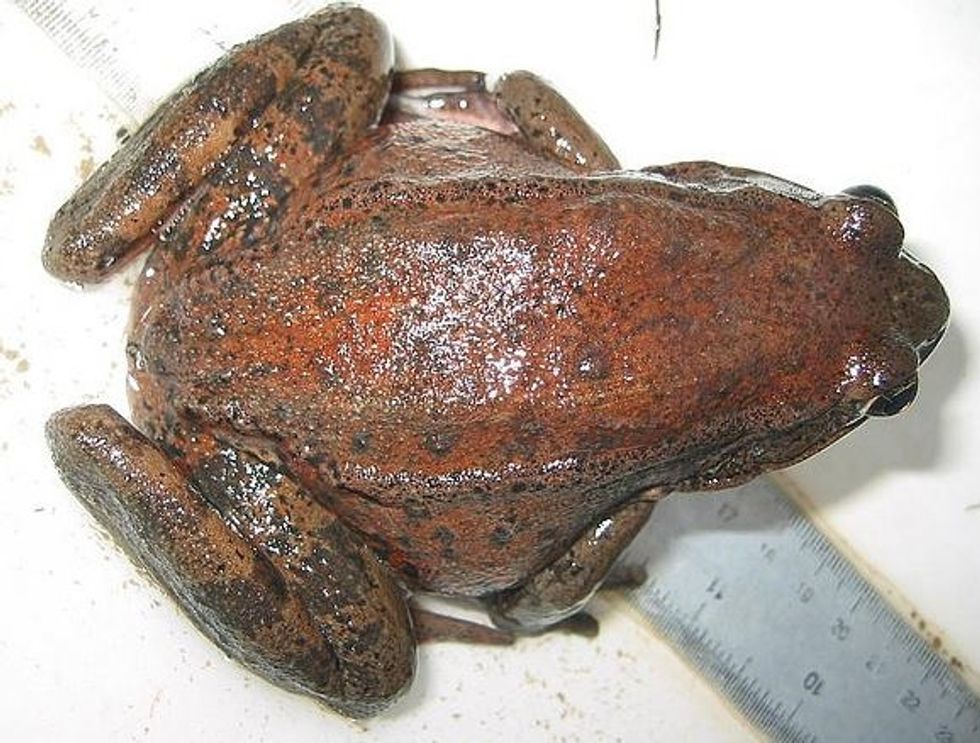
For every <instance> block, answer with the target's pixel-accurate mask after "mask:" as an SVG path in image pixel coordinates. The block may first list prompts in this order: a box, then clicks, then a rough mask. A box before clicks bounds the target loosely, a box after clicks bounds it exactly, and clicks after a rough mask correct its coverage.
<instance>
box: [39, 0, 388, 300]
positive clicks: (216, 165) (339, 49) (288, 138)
mask: <svg viewBox="0 0 980 743" xmlns="http://www.w3.org/2000/svg"><path fill="white" fill-rule="evenodd" d="M391 64H392V50H391V42H390V39H389V38H388V35H387V32H386V30H385V28H384V26H383V25H382V24H381V22H380V21H378V20H377V19H375V18H374V17H373V16H371V15H370V14H369V13H367V12H366V11H363V10H361V9H359V8H353V7H350V6H333V7H329V8H327V9H325V10H323V11H321V12H320V13H317V14H315V15H313V16H310V17H309V18H306V19H303V20H300V21H296V22H293V23H289V24H287V25H285V26H282V27H280V28H278V29H276V30H274V31H272V32H270V33H268V34H265V35H263V36H260V37H258V38H256V39H254V40H253V41H250V42H248V43H246V44H243V45H241V46H238V47H236V48H235V49H233V50H232V51H231V52H229V53H228V54H227V55H226V56H225V57H224V58H223V59H221V60H220V61H219V62H218V63H217V64H215V65H214V66H213V67H211V68H210V69H208V70H206V71H205V72H203V73H201V74H200V75H198V76H197V77H196V78H195V79H194V80H192V81H191V82H190V83H189V84H188V85H186V86H185V87H184V88H183V89H181V90H179V91H178V92H177V93H175V94H174V95H173V96H171V98H170V99H169V100H167V101H166V102H165V103H163V104H162V105H161V106H160V108H159V109H158V110H157V111H156V112H155V113H154V114H153V115H152V116H151V117H150V118H149V119H148V120H147V121H146V122H145V123H144V124H143V126H142V127H140V129H139V130H138V131H137V132H136V133H135V134H134V135H133V136H132V138H131V139H130V140H129V141H128V142H127V143H126V144H125V145H124V146H123V147H122V148H121V149H120V150H119V151H118V152H117V153H116V155H115V156H114V157H113V158H112V159H111V160H110V161H109V162H107V163H105V164H104V165H102V166H101V167H100V168H99V169H98V170H97V171H96V173H95V174H94V175H93V176H92V177H91V178H89V180H88V181H86V182H85V183H84V184H82V186H81V187H80V188H79V190H78V192H77V193H76V195H75V196H74V197H73V198H72V199H71V200H70V201H68V202H67V203H66V204H65V205H64V206H63V207H62V208H61V209H60V210H59V211H58V213H57V214H56V215H55V217H54V219H53V220H52V222H51V225H50V227H49V230H48V235H47V239H46V242H45V246H44V254H43V261H44V265H45V267H46V268H47V270H48V271H49V272H50V273H52V274H54V275H55V276H57V277H59V278H62V279H65V280H68V281H76V282H82V283H88V282H96V281H101V280H102V279H104V278H106V276H108V275H109V274H110V273H111V272H112V271H113V270H115V269H117V268H119V267H120V266H121V265H123V264H125V262H126V261H127V260H128V259H130V258H132V257H134V256H135V255H137V254H138V253H139V252H140V251H141V250H143V249H144V248H145V247H147V246H148V244H149V242H150V238H152V237H153V235H154V233H156V232H158V231H160V230H161V229H162V228H164V227H165V223H166V222H167V220H168V217H171V215H172V214H173V212H174V210H175V209H176V208H177V206H178V205H179V204H180V203H181V202H182V201H183V200H184V199H186V198H187V197H188V196H189V195H191V194H192V193H194V191H195V189H197V190H198V191H200V190H201V188H200V187H201V186H202V184H204V185H207V184H206V183H205V181H206V180H211V181H212V184H211V186H210V188H205V189H204V190H206V191H215V190H216V189H217V190H219V191H223V193H213V194H212V196H210V197H209V198H207V199H204V200H203V202H204V203H203V204H199V205H198V206H197V207H195V208H194V209H193V210H191V211H193V212H194V213H193V214H186V213H185V214H183V215H182V216H183V218H185V219H190V220H191V221H193V220H203V221H204V223H205V226H207V220H208V217H213V218H217V217H218V216H220V215H222V214H226V213H228V212H229V210H231V211H234V207H235V204H236V203H239V202H240V203H239V206H240V207H243V205H245V204H247V205H248V206H249V210H245V209H244V208H239V210H238V211H240V212H245V211H249V213H250V214H253V215H254V214H256V213H260V212H265V211H268V209H269V208H274V207H275V205H276V203H275V199H273V198H270V196H269V194H268V193H267V192H268V191H270V190H272V187H273V185H274V186H275V189H274V190H275V196H277V197H279V198H281V197H282V195H283V191H284V190H289V189H290V188H292V187H293V186H294V185H295V184H296V183H298V182H300V181H302V180H303V179H304V178H306V177H307V176H308V175H309V173H310V172H311V171H312V170H313V169H314V168H316V167H317V166H318V165H319V164H320V163H322V162H323V161H324V160H325V159H327V158H329V157H332V156H334V155H335V154H336V151H337V150H338V149H339V148H341V147H343V146H344V145H345V144H346V143H347V142H349V141H350V140H351V139H352V138H354V137H356V136H358V135H359V134H360V133H361V132H362V131H363V130H364V129H365V128H367V127H368V126H371V125H373V124H374V123H375V122H376V121H377V118H378V116H380V112H381V108H382V105H383V102H384V99H385V96H386V95H387V86H388V80H389V74H390V68H391ZM297 129H299V130H301V131H297ZM243 168H244V170H243ZM243 200H244V201H243ZM259 202H261V203H259ZM205 209H209V210H210V211H211V212H213V214H202V213H201V212H202V210H205ZM183 211H185V212H186V211H187V210H183ZM225 232H226V233H227V232H228V230H225ZM160 236H161V237H162V238H164V239H166V235H165V234H163V233H161V234H160Z"/></svg>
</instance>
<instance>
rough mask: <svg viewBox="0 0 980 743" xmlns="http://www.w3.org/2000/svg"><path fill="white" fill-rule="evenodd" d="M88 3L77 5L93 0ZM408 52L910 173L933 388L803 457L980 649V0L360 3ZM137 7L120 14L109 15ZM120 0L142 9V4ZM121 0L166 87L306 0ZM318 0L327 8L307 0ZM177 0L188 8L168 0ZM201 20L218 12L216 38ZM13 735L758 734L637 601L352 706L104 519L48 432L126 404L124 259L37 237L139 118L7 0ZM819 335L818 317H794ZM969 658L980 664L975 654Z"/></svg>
mask: <svg viewBox="0 0 980 743" xmlns="http://www.w3.org/2000/svg"><path fill="white" fill-rule="evenodd" d="M79 5H80V4H79ZM366 5H368V7H371V8H373V9H375V10H377V12H378V13H379V15H381V16H382V17H383V18H384V19H385V20H386V21H387V23H388V25H389V27H390V28H391V30H392V32H393V34H394V35H395V36H396V38H397V39H398V42H399V50H400V52H401V53H402V55H403V58H404V59H405V60H406V61H407V63H409V64H411V65H414V66H440V67H448V68H453V67H467V68H477V69H487V70H488V71H492V72H502V71H505V70H507V69H512V68H520V67H525V68H529V69H533V70H535V71H537V72H539V73H540V74H542V75H544V76H545V77H547V78H549V79H550V80H552V81H553V82H554V83H555V84H556V86H557V87H558V88H559V89H560V90H561V91H563V92H564V93H565V94H566V96H567V97H568V98H569V99H570V100H572V101H573V102H574V103H575V104H576V105H577V106H578V107H579V109H580V110H581V111H582V112H583V113H584V114H585V115H586V118H588V119H589V120H590V121H591V122H592V123H593V125H594V126H595V128H596V129H597V130H598V131H599V132H601V133H602V134H603V135H604V136H605V138H606V140H607V141H608V142H609V144H610V145H611V147H612V149H613V150H614V151H615V152H616V153H617V154H618V155H619V156H620V158H621V160H622V161H623V163H624V164H625V165H626V166H628V167H629V166H631V167H639V166H642V165H645V164H650V163H660V162H669V161H675V160H682V159H715V160H720V161H722V162H727V163H731V164H737V165H746V166H751V167H754V168H758V169H761V170H766V171H771V172H773V173H776V174H779V175H781V176H784V177H787V178H789V179H791V180H796V181H799V182H802V183H805V184H807V185H810V186H813V187H815V188H816V189H817V190H823V191H828V192H831V191H835V190H839V189H840V188H843V187H846V186H848V185H852V184H855V183H861V182H871V183H876V184H879V185H881V186H884V187H885V188H886V189H887V190H888V191H889V192H890V193H891V194H892V196H894V198H895V200H896V202H897V203H898V206H899V209H900V211H901V213H902V217H903V222H904V224H905V227H906V234H907V242H908V244H909V245H911V246H912V247H913V248H914V250H915V251H916V252H917V253H918V254H919V255H920V257H922V258H923V259H924V260H925V261H926V262H927V263H928V264H929V265H930V266H932V268H933V269H934V270H935V271H936V272H937V273H938V274H939V276H940V277H941V278H942V279H943V281H944V283H945V284H946V286H947V289H948V291H949V294H950V297H951V302H952V307H953V321H952V325H951V328H950V331H949V333H948V335H947V338H946V340H945V341H944V343H943V344H942V345H941V346H940V348H939V350H938V351H937V352H936V354H935V355H934V357H933V358H932V359H930V362H929V364H928V365H927V367H926V368H925V369H924V371H923V374H922V385H921V393H920V399H919V401H918V402H917V404H916V405H915V406H914V408H913V409H912V410H911V411H909V412H908V413H906V414H904V415H902V416H900V417H899V418H896V419H889V420H884V421H876V422H872V423H869V424H868V425H866V426H864V427H863V428H861V429H859V430H858V431H857V432H856V433H854V434H852V435H850V436H848V437H847V438H846V439H845V440H844V441H843V442H842V443H841V444H839V445H836V446H834V447H832V448H831V449H830V450H829V451H827V452H825V453H824V454H822V455H820V456H818V457H816V458H814V459H813V460H811V461H810V462H809V463H807V464H805V465H803V466H801V467H797V468H796V469H795V470H794V471H793V473H792V474H793V477H794V479H795V480H796V481H797V482H798V483H800V484H802V485H803V487H804V489H805V491H806V492H807V494H808V496H809V498H810V500H811V501H812V502H813V503H814V505H815V508H816V509H817V511H818V516H819V518H820V519H821V520H822V521H823V522H825V523H827V524H829V525H830V526H831V528H832V529H833V531H834V532H835V533H836V534H837V535H838V537H840V538H842V539H843V540H844V541H846V542H847V543H849V544H850V546H851V547H852V548H853V549H854V550H855V552H856V553H858V554H859V555H861V557H862V558H863V559H864V561H865V562H866V563H867V564H868V565H870V566H871V568H872V569H873V570H874V571H875V572H877V573H878V574H879V575H880V576H881V577H882V580H883V581H886V582H889V583H891V584H893V585H894V586H896V587H897V590H898V592H899V593H900V594H901V595H903V596H904V598H905V599H907V600H908V601H909V602H910V605H911V606H913V607H915V610H916V612H917V614H918V615H919V616H921V617H923V618H925V620H926V621H927V622H928V624H929V629H930V630H932V631H934V632H938V633H939V636H940V637H941V640H942V642H943V644H944V647H945V648H946V650H947V651H948V652H950V653H952V654H953V655H955V656H956V657H957V658H958V659H959V660H960V661H961V662H962V663H963V664H964V665H965V666H966V668H967V671H968V673H973V672H975V671H976V669H978V668H980V631H978V630H977V628H978V627H980V596H978V595H977V588H976V586H977V577H978V575H980V487H978V486H977V484H976V482H975V475H976V472H977V470H978V467H977V465H976V461H977V460H976V457H977V455H976V452H978V451H980V426H978V424H977V422H976V421H977V411H978V410H980V380H978V378H977V375H976V373H975V369H976V363H977V357H978V354H980V292H978V291H977V289H976V286H975V284H976V282H977V280H978V278H980V276H978V271H977V264H978V262H977V258H976V256H977V253H978V246H977V242H978V237H977V236H978V235H980V217H978V214H980V207H978V204H980V176H978V172H980V167H978V166H980V95H978V92H977V91H980V44H978V43H977V41H978V39H980V4H977V3H975V2H970V0H962V1H960V2H957V1H955V0H933V1H932V2H930V3H921V2H911V1H910V0H909V1H895V0H892V1H888V0H822V2H819V3H815V2H811V3H799V2H785V1H783V2H780V1H779V0H739V2H723V1H722V0H663V15H664V29H663V35H662V42H661V47H660V56H659V58H658V59H657V60H656V62H654V61H653V59H652V52H653V25H652V23H653V5H652V0H649V1H648V0H644V1H643V2H639V1H635V2H634V1H629V2H626V1H623V2H616V1H611V2H607V3H600V4H590V5H589V10H588V12H583V11H581V10H578V9H576V8H575V6H574V4H571V3H550V2H541V3H531V2H528V1H527V0H522V1H516V0H514V1H511V0H498V1H497V2H495V3H492V4H486V5H484V6H481V10H479V11H477V10H476V8H475V7H474V6H473V5H472V4H468V3H459V2H437V1H436V0H416V1H415V2H412V3H404V2H397V0H390V1H382V0H378V1H377V2H371V3H366ZM115 6H119V7H121V8H123V9H124V10H120V11H119V12H118V13H117V12H115V11H113V12H112V13H110V12H109V10H108V9H109V8H114V7H115ZM127 6H132V7H130V9H129V10H125V8H126V7H127ZM146 6H147V7H145V8H143V7H141V8H139V10H138V11H136V10H133V9H132V8H133V7H137V3H135V2H130V3H125V2H120V3H106V4H103V5H101V6H100V7H101V10H100V11H99V12H100V13H102V14H103V16H102V20H103V21H106V22H108V21H109V20H111V22H112V24H113V26H114V34H115V35H114V37H113V38H114V41H115V44H116V46H117V47H118V49H117V50H114V53H115V54H117V55H118V56H120V57H122V58H125V59H126V60H127V66H126V71H127V73H128V74H129V76H130V79H132V80H135V81H137V82H138V84H139V85H140V88H141V90H144V91H145V92H146V95H147V97H148V99H153V98H159V97H162V96H163V95H165V94H166V93H167V92H168V91H169V90H170V89H172V88H173V87H175V86H176V85H177V84H178V83H179V82H181V81H182V80H183V79H184V78H186V77H187V76H188V75H190V74H191V73H193V72H194V71H195V70H197V69H198V68H199V67H201V66H202V65H204V64H206V63H207V62H209V61H210V60H212V59H213V58H214V57H216V56H217V55H218V54H219V53H220V47H219V45H218V44H217V43H216V40H219V39H233V38H237V39H245V38H247V37H248V36H250V35H252V34H253V33H255V32H258V31H260V30H265V29H266V28H269V27H271V26H273V25H275V24H276V23H278V22H280V21H282V20H285V19H287V18H289V17H291V16H293V15H295V14H297V13H298V12H300V11H299V10H298V9H297V7H298V4H292V5H291V4H289V3H285V2H282V3H277V2H267V3H263V4H261V8H260V7H259V6H258V4H256V7H255V8H254V9H250V10H248V11H247V12H244V11H241V10H239V11H236V10H234V8H235V7H241V6H242V4H239V3H209V4H206V5H205V4H204V3H190V2H188V3H181V2H175V3H170V4H167V6H166V7H164V6H163V4H158V3H155V4H153V5H152V6H150V5H149V4H146ZM307 7H308V6H307ZM175 8H176V10H174V9H175ZM201 29H204V31H205V33H201ZM0 65H2V69H3V73H2V77H0V141H2V143H3V150H2V154H0V251H2V253H0V254H2V261H3V263H2V271H0V471H2V473H3V475H4V483H5V487H4V488H3V493H2V495H0V524H2V525H3V528H4V529H5V534H4V537H3V538H2V539H0V564H2V566H3V583H2V585H3V586H4V592H5V595H4V598H3V599H2V602H3V606H4V608H3V611H2V612H0V685H2V688H0V737H2V738H4V739H9V740H66V739H72V740H109V741H116V740H119V741H122V740H156V741H166V740H174V739H181V740H218V741H222V740H230V739H232V737H233V736H234V739H236V740H327V739H329V740H338V739H351V740H375V739H392V740H396V739H397V740H404V739H412V740H425V739H433V740H441V739H449V738H453V737H462V736H464V735H465V736H466V738H467V739H469V740H495V739H498V740H499V739H501V738H503V737H505V736H510V737H520V739H522V740H527V739H535V740H552V739H553V740H559V739H570V740H576V739H581V740H616V739H623V740H649V739H667V738H677V737H683V738H686V739H689V740H738V739H742V738H745V737H747V736H748V735H749V733H748V732H747V731H746V730H745V728H743V727H741V725H740V723H738V722H737V721H736V720H735V718H733V717H731V716H730V715H729V713H728V712H727V711H726V710H725V708H724V707H723V705H721V704H720V703H719V702H718V701H717V700H715V699H714V698H713V696H712V694H711V693H710V692H709V691H707V690H706V689H705V688H704V687H703V686H702V685H701V683H700V682H699V681H698V680H697V679H696V678H695V677H693V676H692V675H691V674H690V673H689V672H688V671H687V670H686V669H685V667H684V666H683V664H682V663H681V662H680V661H678V660H677V659H676V658H674V656H673V655H672V653H671V652H670V651H669V650H668V649H666V648H664V647H663V646H662V645H660V644H659V643H658V642H657V641H656V640H655V639H654V638H652V637H651V636H650V635H649V634H648V633H647V632H646V631H645V630H644V629H643V628H642V627H640V626H639V625H638V624H636V623H635V621H634V620H633V619H631V618H630V617H629V615H627V614H626V612H624V611H622V610H621V608H620V607H617V606H609V605H608V604H604V605H601V606H600V607H599V612H600V614H601V616H602V617H603V619H604V620H605V621H604V629H603V632H602V634H601V636H600V638H599V640H598V641H594V642H588V641H585V640H582V639H579V638H574V637H567V636H552V637H544V638H540V639H536V640H530V641H526V642H523V643H521V644H520V645H519V646H518V647H517V648H515V649H509V650H489V649H485V648H482V649H481V648H471V647H463V646H453V645H440V646H433V647H426V648H424V649H423V650H422V652H421V654H420V667H419V673H418V678H417V680H416V683H415V686H414V687H413V690H412V691H411V693H410V695H409V696H408V698H407V699H406V700H404V701H403V702H402V703H401V704H400V705H399V706H398V707H397V708H396V710H395V711H394V712H393V713H391V714H389V715H387V716H385V717H383V718H382V719H380V720H377V721H371V722H368V723H365V724H364V725H363V726H355V725H352V724H350V723H346V722H344V721H342V720H340V719H339V718H337V717H335V716H333V715H330V714H329V713H325V712H323V711H322V710H321V709H319V708H318V707H316V706H314V705H313V704H311V703H309V702H307V701H305V700H302V699H299V698H297V697H294V696H290V695H287V694H285V693H282V692H279V691H278V690H276V689H274V688H272V687H270V686H269V685H267V684H265V683H264V682H262V681H260V680H258V679H255V678H253V677H251V676H250V675H249V674H247V673H246V672H245V671H243V670H241V669H240V668H238V667H237V666H236V665H234V664H233V663H231V662H229V661H227V660H226V659H225V658H224V657H223V656H222V655H221V653H220V652H218V651H217V650H215V649H214V648H212V647H211V646H210V645H209V644H208V643H207V642H205V641H204V640H203V638H201V637H200V636H199V635H198V634H197V632H196V631H195V630H193V629H192V628H191V627H190V625H189V624H188V623H187V622H186V621H185V620H184V619H183V618H182V617H181V616H180V615H179V614H178V613H177V612H176V610H175V609H174V608H173V607H172V605H171V604H170V602H169V601H168V600H167V599H166V598H165V597H164V596H163V595H162V593H161V592H160V591H159V590H158V589H156V588H155V587H153V586H152V585H151V584H149V583H148V582H147V581H146V580H145V579H144V578H143V577H142V576H140V575H139V574H137V573H136V572H135V571H134V570H133V568H132V567H131V566H130V564H129V563H128V561H126V560H125V559H124V558H123V557H122V556H121V554H120V553H119V551H118V550H117V549H116V548H115V547H113V546H112V545H111V543H109V542H108V541H107V540H106V539H105V538H103V537H102V536H101V535H100V534H99V533H98V532H97V530H96V529H95V528H94V526H93V525H92V522H91V520H90V519H89V518H88V516H87V514H86V513H85V512H84V511H83V510H82V509H81V507H80V506H78V505H76V504H75V503H74V501H73V500H72V499H71V497H70V496H69V495H68V493H67V492H66V491H65V489H64V488H63V487H62V485H61V484H60V482H59V481H58V479H57V477H56V475H55V474H54V472H53V470H52V468H51V466H50V465H49V462H48V458H47V453H46V450H45V448H44V444H43V437H42V425H43V421H44V419H45V417H46V416H47V415H48V414H49V413H50V412H51V411H52V410H54V409H56V408H58V407H60V406H63V405H69V404H76V403H79V402H90V401H109V402H111V403H113V404H115V405H116V406H117V407H119V408H120V409H125V401H124V395H123V392H124V372H125V365H124V356H123V343H124V329H125V321H126V308H127V303H128V291H129V287H128V286H127V283H128V282H127V281H124V280H123V279H122V278H120V279H118V280H116V281H113V282H111V283H110V284H108V285H106V286H105V287H103V288H100V289H97V290H93V291H85V292H78V291H74V290H71V289H69V288H66V287H64V286H61V285H59V284H58V283H57V282H55V281H54V280H53V279H50V278H48V277H47V276H46V275H45V274H44V273H43V271H42V270H41V267H40V262H39V259H38V255H39V251H40V246H41V243H42V241H43V235H44V230H45V228H46V224H47V221H48V219H49V218H50V215H51V214H52V213H53V211H54V210H55V208H57V206H58V205H59V204H60V203H61V202H62V201H63V200H64V199H65V198H66V197H67V196H68V195H69V194H70V193H71V191H72V190H73V189H74V187H75V186H76V185H77V184H78V183H79V182H80V180H81V178H82V177H83V175H84V174H85V173H87V172H88V171H89V170H90V169H91V167H92V166H93V165H94V164H97V163H98V162H100V161H101V160H102V159H104V158H105V157H107V156H108V155H109V154H110V153H111V152H112V150H113V149H114V147H115V141H114V133H115V132H116V130H117V129H118V128H119V127H120V126H131V125H132V124H133V123H134V122H133V121H131V120H129V119H127V117H126V116H125V115H124V114H123V113H122V112H121V111H120V110H119V109H118V107H116V106H115V105H114V104H113V103H112V101H110V100H109V99H108V98H107V97H106V96H105V95H104V93H103V92H102V91H101V90H100V89H99V88H98V87H97V86H96V85H95V83H94V82H93V78H92V76H91V75H88V74H86V73H85V72H84V71H79V70H78V69H77V68H76V67H75V66H74V65H73V64H71V63H70V62H68V61H67V60H66V59H65V58H64V56H63V55H61V54H60V53H59V52H58V51H57V50H56V49H55V48H54V47H53V46H52V45H51V44H50V43H49V42H48V41H47V40H46V39H45V37H44V36H43V34H41V33H40V32H38V31H37V30H36V29H35V28H34V27H32V26H31V24H30V23H29V22H27V21H26V19H25V17H24V15H23V13H22V12H21V11H20V10H18V9H17V8H16V7H15V6H13V5H12V4H9V3H5V4H0ZM801 341H803V342H805V334H802V333H801ZM973 679H974V683H975V680H976V676H975V675H974V676H973Z"/></svg>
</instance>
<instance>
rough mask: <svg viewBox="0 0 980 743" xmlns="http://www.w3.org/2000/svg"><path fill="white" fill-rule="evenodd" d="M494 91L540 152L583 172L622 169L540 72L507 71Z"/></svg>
mask: <svg viewBox="0 0 980 743" xmlns="http://www.w3.org/2000/svg"><path fill="white" fill-rule="evenodd" d="M493 94H494V97H495V98H496V101H497V106H498V107H499V108H500V110H501V111H502V112H503V113H504V114H505V115H506V116H507V117H508V118H509V119H510V120H511V121H513V122H514V124H516V125H517V128H518V129H520V131H521V134H523V135H524V138H525V139H526V140H527V141H528V143H529V144H530V145H531V147H532V148H534V149H535V150H537V151H538V152H539V153H540V154H542V155H545V156H547V157H550V158H553V159H555V160H558V161H559V162H561V163H562V164H563V165H566V166H568V167H570V168H572V169H574V170H577V171H579V172H582V173H595V172H602V171H609V170H619V161H618V160H617V159H616V156H615V155H613V154H612V152H611V151H610V149H609V147H608V146H607V145H606V143H605V142H603V141H602V138H601V137H600V136H599V135H598V134H597V133H596V132H595V130H594V129H593V128H592V127H591V126H589V125H588V123H586V121H585V119H583V118H582V116H581V115H580V114H579V113H578V111H576V110H575V109H574V108H572V105H571V104H570V103H569V102H568V101H567V100H565V98H564V97H562V95H561V94H560V93H558V91H556V90H555V89H554V88H552V87H551V86H550V85H548V84H547V83H546V82H544V80H542V79H541V78H539V77H538V76H537V75H534V74H533V73H530V72H525V71H518V72H511V73H509V74H507V75H504V76H503V77H501V78H500V80H498V81H497V84H496V85H495V86H494V88H493Z"/></svg>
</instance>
